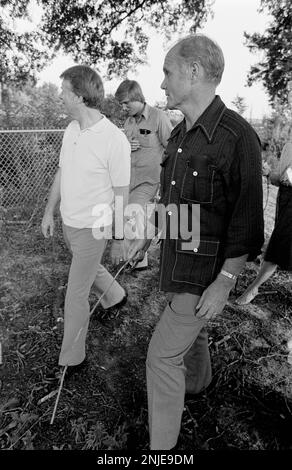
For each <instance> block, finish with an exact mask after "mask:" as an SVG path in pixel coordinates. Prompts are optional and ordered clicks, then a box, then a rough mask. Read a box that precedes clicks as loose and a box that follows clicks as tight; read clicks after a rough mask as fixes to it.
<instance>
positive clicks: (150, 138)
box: [138, 129, 157, 148]
mask: <svg viewBox="0 0 292 470" xmlns="http://www.w3.org/2000/svg"><path fill="white" fill-rule="evenodd" d="M138 140H139V142H140V145H141V147H143V148H151V147H155V146H157V136H156V132H155V131H153V130H151V129H139V133H138Z"/></svg>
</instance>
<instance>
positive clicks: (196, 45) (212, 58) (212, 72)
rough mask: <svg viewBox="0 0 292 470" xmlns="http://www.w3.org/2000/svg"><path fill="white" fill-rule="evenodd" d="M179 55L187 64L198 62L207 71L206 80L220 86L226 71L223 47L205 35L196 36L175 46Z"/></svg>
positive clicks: (189, 37) (191, 36) (185, 39)
mask: <svg viewBox="0 0 292 470" xmlns="http://www.w3.org/2000/svg"><path fill="white" fill-rule="evenodd" d="M174 47H175V48H177V55H178V57H180V58H181V59H182V60H184V61H185V62H186V63H188V64H191V63H192V62H194V61H197V62H199V63H200V64H201V66H202V67H203V69H204V71H205V76H206V79H207V80H208V81H210V82H214V83H215V84H216V85H218V84H219V83H220V81H221V78H222V74H223V71H224V55H223V52H222V49H221V47H220V46H219V45H218V44H217V43H216V42H215V41H213V40H212V39H210V38H209V37H208V36H205V35H204V34H194V35H190V36H187V37H186V38H184V39H181V40H180V41H178V42H177V44H176V45H175V46H174Z"/></svg>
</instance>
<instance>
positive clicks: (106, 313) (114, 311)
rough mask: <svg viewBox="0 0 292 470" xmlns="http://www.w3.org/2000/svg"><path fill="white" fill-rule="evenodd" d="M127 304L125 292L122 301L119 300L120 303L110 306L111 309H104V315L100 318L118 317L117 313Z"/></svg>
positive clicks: (126, 293)
mask: <svg viewBox="0 0 292 470" xmlns="http://www.w3.org/2000/svg"><path fill="white" fill-rule="evenodd" d="M127 302H128V292H127V291H126V290H125V295H124V297H123V298H122V300H120V302H118V303H117V304H115V305H112V306H111V307H109V308H106V309H104V313H103V315H102V318H106V317H109V316H111V315H114V316H115V317H117V316H118V313H119V312H118V311H119V310H120V309H121V308H122V307H124V305H126V303H127Z"/></svg>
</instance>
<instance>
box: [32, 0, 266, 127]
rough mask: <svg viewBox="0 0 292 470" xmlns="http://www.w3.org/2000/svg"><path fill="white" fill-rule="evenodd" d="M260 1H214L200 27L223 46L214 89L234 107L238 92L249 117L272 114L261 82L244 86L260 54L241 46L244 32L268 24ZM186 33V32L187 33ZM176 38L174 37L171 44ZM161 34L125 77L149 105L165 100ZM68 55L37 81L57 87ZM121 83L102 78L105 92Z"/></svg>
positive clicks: (67, 64) (68, 63)
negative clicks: (145, 59) (222, 61)
mask: <svg viewBox="0 0 292 470" xmlns="http://www.w3.org/2000/svg"><path fill="white" fill-rule="evenodd" d="M259 6H260V0H215V2H214V5H213V13H214V17H213V18H209V19H208V21H207V22H206V23H205V24H204V25H203V27H202V28H201V29H200V30H199V32H202V33H204V34H207V35H208V36H209V37H210V38H212V39H214V40H215V41H216V42H217V43H218V44H219V45H220V46H221V48H222V50H223V53H224V57H225V70H224V74H223V78H222V81H221V83H220V85H219V86H218V88H217V93H218V94H219V95H220V96H221V98H222V99H223V101H224V102H225V104H226V105H227V106H229V107H232V108H234V105H233V104H232V101H233V100H234V98H235V97H236V96H237V95H239V96H241V97H243V98H244V100H245V104H246V105H247V109H246V111H245V113H244V116H245V117H246V118H248V119H261V118H262V117H263V116H264V115H269V114H270V113H271V108H270V106H269V103H268V96H267V94H266V93H265V91H264V88H263V86H262V84H261V83H256V84H254V85H252V86H251V87H247V86H246V81H247V75H248V71H249V69H250V66H251V65H253V64H255V63H257V62H258V61H259V60H261V56H260V55H259V53H257V54H255V53H251V52H250V51H249V50H248V48H247V47H246V46H245V45H244V36H243V33H244V31H246V32H248V33H254V32H258V33H263V32H264V31H265V29H266V27H267V25H268V23H269V20H270V18H269V16H268V15H267V14H266V13H265V12H264V13H259V12H258V8H259ZM187 33H188V32H187V31H186V34H187ZM178 38H179V37H178V36H176V37H173V43H174V42H175V41H176V40H177V39H178ZM170 47H171V44H168V46H167V47H165V45H164V44H163V36H162V35H159V34H158V33H153V34H152V35H151V38H150V42H149V46H148V49H147V56H148V65H145V66H139V67H137V70H136V73H129V75H128V78H129V79H132V80H137V81H138V82H139V83H140V85H141V87H142V90H143V92H144V95H145V98H146V101H147V102H148V103H149V104H150V105H154V104H155V103H156V102H165V95H164V91H163V90H161V89H160V84H161V82H162V80H163V72H162V67H163V61H164V57H165V54H166V52H167V50H168V49H169V48H170ZM73 64H74V62H73V60H72V59H70V57H68V56H62V55H60V56H58V57H57V58H56V59H55V60H54V61H53V62H52V64H51V65H50V66H48V67H47V68H45V69H44V70H43V71H42V72H41V73H40V74H39V84H42V83H44V82H52V83H55V84H56V85H58V86H60V79H59V76H60V74H61V73H62V72H63V71H64V70H65V69H66V68H67V67H70V66H71V65H73ZM119 83H120V80H119V79H115V80H111V81H107V80H105V81H104V85H105V92H106V94H108V93H113V94H114V92H115V90H116V89H117V87H118V85H119Z"/></svg>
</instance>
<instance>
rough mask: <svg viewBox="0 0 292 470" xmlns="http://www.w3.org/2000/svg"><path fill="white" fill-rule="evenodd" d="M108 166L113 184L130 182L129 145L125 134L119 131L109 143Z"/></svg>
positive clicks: (125, 184) (123, 184) (124, 184)
mask: <svg viewBox="0 0 292 470" xmlns="http://www.w3.org/2000/svg"><path fill="white" fill-rule="evenodd" d="M108 168H109V175H110V178H111V181H112V185H113V186H128V185H129V184H130V175H131V146H130V144H129V142H128V139H127V138H126V136H125V135H124V134H123V133H122V132H120V131H119V133H117V134H116V135H115V136H114V137H113V140H112V142H111V145H110V154H109V159H108Z"/></svg>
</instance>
